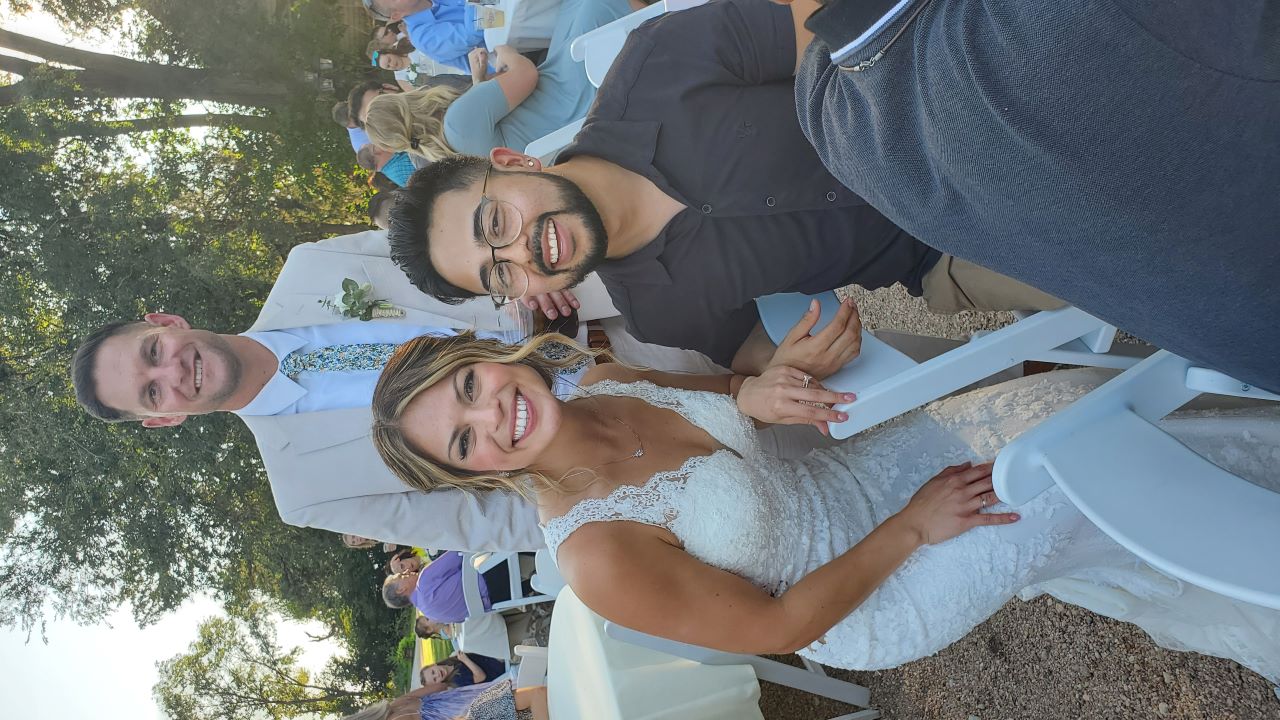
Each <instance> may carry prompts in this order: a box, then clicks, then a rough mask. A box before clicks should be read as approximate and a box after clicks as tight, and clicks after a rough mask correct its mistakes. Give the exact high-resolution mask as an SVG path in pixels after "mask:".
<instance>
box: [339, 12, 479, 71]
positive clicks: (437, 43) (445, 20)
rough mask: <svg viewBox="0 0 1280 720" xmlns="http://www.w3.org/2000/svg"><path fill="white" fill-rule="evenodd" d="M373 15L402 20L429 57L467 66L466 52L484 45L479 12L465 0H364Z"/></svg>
mask: <svg viewBox="0 0 1280 720" xmlns="http://www.w3.org/2000/svg"><path fill="white" fill-rule="evenodd" d="M363 2H364V6H365V9H366V10H368V11H369V13H370V14H371V15H373V16H374V18H376V19H378V20H384V21H388V22H396V21H400V20H403V21H404V29H405V33H407V34H408V36H409V41H410V42H412V43H413V47H414V48H415V49H417V50H418V52H421V53H422V54H424V55H426V56H427V57H429V58H431V59H433V60H435V61H437V62H440V63H444V64H445V65H451V66H453V67H457V68H465V67H467V53H468V52H470V51H471V49H472V48H476V47H480V46H481V45H484V32H483V31H482V30H480V29H479V28H477V27H476V13H475V9H474V8H472V7H471V6H470V5H469V4H468V3H467V2H466V1H465V0H434V2H433V0H363Z"/></svg>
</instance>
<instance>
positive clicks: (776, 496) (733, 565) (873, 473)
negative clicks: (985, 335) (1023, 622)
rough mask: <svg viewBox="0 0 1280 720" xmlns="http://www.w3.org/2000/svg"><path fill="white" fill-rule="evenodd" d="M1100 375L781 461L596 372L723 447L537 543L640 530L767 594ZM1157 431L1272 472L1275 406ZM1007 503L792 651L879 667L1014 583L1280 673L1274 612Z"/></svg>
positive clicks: (714, 413)
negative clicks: (611, 527)
mask: <svg viewBox="0 0 1280 720" xmlns="http://www.w3.org/2000/svg"><path fill="white" fill-rule="evenodd" d="M1104 379H1105V377H1104V376H1100V375H1099V374H1098V373H1096V372H1093V371H1088V370H1076V371H1066V372H1058V373H1049V374H1045V375H1037V376H1033V377H1030V378H1023V379H1020V380H1014V381H1012V382H1008V383H1004V384H1001V385H998V386H995V387H991V388H984V389H982V390H977V391H974V392H971V393H968V394H966V395H963V396H959V397H955V398H949V399H945V400H940V401H937V402H934V403H932V404H930V405H928V406H926V407H924V408H922V409H920V410H917V411H914V412H911V413H909V414H907V415H905V416H903V417H901V418H899V419H897V420H895V421H893V422H891V423H889V424H887V425H885V426H882V427H880V428H878V429H875V430H872V431H869V432H866V433H863V434H861V435H858V436H856V437H853V438H850V439H849V440H848V441H846V442H845V443H843V444H841V445H838V446H836V447H832V448H825V449H820V450H815V451H814V452H812V453H811V454H809V455H808V456H807V457H805V458H803V459H800V460H794V461H783V460H779V459H777V458H774V457H771V456H768V455H765V454H764V453H762V452H761V450H760V448H759V445H758V443H757V441H756V432H755V429H754V428H753V426H752V424H751V422H750V420H749V419H748V418H747V417H745V416H744V415H742V414H741V413H739V412H738V410H737V408H736V406H735V405H734V403H733V401H732V400H731V399H730V398H728V397H727V396H724V395H718V394H714V393H704V392H691V391H685V390H674V389H670V388H662V387H657V386H654V385H652V384H649V383H644V382H641V383H632V384H620V383H616V382H612V381H605V382H600V383H597V384H595V385H592V386H591V387H590V388H588V389H587V391H588V392H590V393H591V394H594V395H601V394H604V395H619V396H629V397H636V398H640V399H643V400H645V401H646V402H648V403H650V404H652V405H656V406H659V407H663V408H667V409H670V410H674V411H676V412H678V413H679V414H680V415H682V416H683V417H684V418H685V419H687V420H688V421H689V422H691V423H693V424H694V425H696V426H698V427H700V428H702V429H704V430H706V431H707V432H708V433H709V434H710V435H711V436H712V437H713V438H715V439H716V440H717V441H718V442H719V443H721V444H722V445H723V446H724V448H722V449H720V450H717V451H716V452H714V453H713V454H711V455H707V456H702V457H694V458H690V459H689V460H688V461H687V462H685V463H684V465H683V466H682V467H681V468H680V469H679V470H677V471H674V472H670V473H662V474H659V475H657V476H655V477H653V478H652V479H651V480H649V481H648V482H647V483H646V484H645V485H643V486H632V485H625V486H621V487H619V488H617V489H615V490H614V491H613V492H612V493H611V494H610V495H609V496H608V497H607V498H603V499H589V500H583V501H582V502H579V503H578V504H577V505H575V506H574V507H573V508H572V509H570V511H569V512H568V513H566V514H565V515H562V516H560V517H557V518H553V519H552V520H550V521H549V522H548V523H546V525H545V526H544V528H543V530H544V533H545V535H546V538H547V544H548V546H549V547H550V548H551V550H552V552H553V553H554V552H555V551H556V550H557V548H558V546H559V544H560V543H561V542H562V541H563V540H564V539H565V538H566V537H568V536H569V534H570V533H572V532H573V531H574V530H576V529H577V528H578V527H581V526H582V525H583V524H586V523H590V522H603V521H610V520H631V521H635V522H641V523H646V524H649V525H656V526H659V527H663V528H666V529H668V530H669V531H671V532H672V533H673V534H674V535H675V536H676V537H677V538H679V539H680V541H681V542H682V543H683V544H684V547H685V550H687V551H688V552H689V553H691V554H692V555H694V556H695V557H697V558H698V559H700V560H702V561H703V562H706V563H708V564H710V565H714V566H716V567H719V568H723V569H725V570H728V571H731V572H733V573H736V574H737V575H740V576H742V577H744V578H747V579H748V580H750V581H752V582H753V583H754V584H756V585H758V586H759V587H761V588H763V589H765V590H766V591H767V592H770V593H773V594H775V595H776V594H778V593H781V592H782V591H783V590H785V589H786V588H787V587H788V586H790V585H792V584H794V583H796V582H797V581H799V580H800V579H801V578H802V577H804V576H805V574H807V573H808V572H810V571H812V570H814V569H816V568H817V567H819V566H821V565H823V564H825V563H827V562H828V561H830V560H831V559H832V558H834V557H835V556H837V555H839V554H840V553H842V552H844V551H845V550H846V549H848V548H849V547H851V546H853V545H854V544H855V543H857V542H858V541H859V540H861V539H862V538H863V537H864V536H865V535H866V534H867V533H868V532H869V531H870V530H871V529H872V528H874V527H875V526H877V525H878V524H880V523H881V522H883V521H884V520H885V519H886V518H888V517H889V516H890V515H892V514H894V513H895V512H897V511H898V510H900V509H901V508H902V507H903V506H904V505H905V504H906V502H907V501H908V500H909V499H910V498H911V496H912V494H914V492H915V491H916V489H917V488H919V487H920V485H922V484H923V483H924V482H925V481H927V480H928V479H929V478H931V477H933V476H934V475H935V474H937V473H938V471H940V470H941V469H942V468H944V467H945V466H947V465H954V464H958V463H961V462H964V461H965V460H975V461H978V460H985V459H989V458H993V457H995V455H996V453H997V451H999V450H1000V448H1001V447H1003V446H1004V445H1005V444H1006V443H1008V442H1009V441H1010V440H1012V439H1013V438H1014V437H1016V436H1017V435H1018V434H1019V433H1021V432H1023V431H1024V430H1026V429H1028V428H1029V427H1031V426H1032V425H1034V424H1035V423H1036V422H1037V421H1039V420H1041V419H1043V418H1045V417H1047V416H1048V415H1049V414H1051V413H1052V412H1053V411H1054V410H1056V409H1058V408H1061V407H1063V406H1065V405H1067V404H1068V403H1070V402H1071V401H1072V400H1074V399H1076V398H1078V397H1079V396H1080V395H1082V394H1083V393H1085V392H1087V391H1088V390H1089V389H1091V388H1093V387H1095V386H1097V385H1098V384H1099V383H1100V382H1102V381H1103V380H1104ZM1165 428H1166V429H1167V430H1168V431H1169V432H1171V433H1172V434H1173V435H1174V436H1176V437H1178V438H1179V439H1180V440H1182V441H1183V442H1184V443H1185V444H1187V445H1188V446H1190V447H1192V448H1193V449H1195V450H1196V451H1197V452H1199V453H1201V454H1202V455H1204V456H1205V457H1207V458H1208V459H1210V460H1211V461H1212V462H1215V463H1217V464H1218V465H1220V466H1222V467H1224V468H1226V469H1228V470H1230V471H1232V472H1234V473H1236V474H1238V475H1240V476H1242V477H1245V478H1248V479H1250V480H1251V481H1253V482H1257V483H1259V484H1264V485H1270V483H1272V482H1273V481H1272V480H1270V479H1269V478H1270V476H1272V475H1274V474H1276V472H1275V471H1276V468H1277V467H1280V414H1278V413H1277V412H1275V411H1274V410H1272V409H1263V410H1251V411H1235V412H1218V413H1210V414H1205V413H1201V414H1188V415H1182V416H1175V417H1173V418H1170V419H1167V420H1166V421H1165ZM725 448H727V449H725ZM1206 492H1211V491H1210V490H1208V489H1206ZM1002 509H1003V507H1002ZM1018 512H1020V513H1021V514H1022V520H1021V521H1020V522H1017V523H1014V524H1013V525H1006V526H993V527H981V528H977V529H975V530H972V531H970V532H967V533H965V534H963V535H961V536H959V537H957V538H955V539H952V540H950V541H948V542H945V543H941V544H939V545H934V546H929V547H924V548H921V549H920V550H918V551H917V552H916V553H915V554H914V555H912V556H911V558H910V559H908V560H907V562H906V563H904V564H903V565H902V566H901V567H899V568H898V570H897V571H896V572H894V574H893V575H892V576H891V577H890V578H889V579H888V580H887V581H885V583H884V584H883V585H881V586H880V588H879V589H877V590H876V591H875V593H873V594H872V595H871V596H870V597H869V598H868V599H867V601H866V602H864V603H863V604H862V605H861V606H860V607H858V608H857V609H856V610H855V611H854V612H853V613H852V614H850V615H849V616H848V617H846V618H845V619H844V620H843V621H841V622H840V624H838V625H836V626H835V627H834V628H832V629H831V630H830V631H829V632H828V633H827V634H826V637H825V638H824V639H823V640H822V641H820V642H817V643H815V644H813V645H811V646H810V647H808V648H806V649H805V650H803V651H801V654H802V655H804V656H806V657H809V658H812V659H813V660H816V661H818V662H821V663H824V664H828V665H833V666H836V667H841V668H849V669H879V668H889V667H894V666H897V665H900V664H902V663H905V662H908V661H911V660H914V659H917V658H920V657H924V656H927V655H931V654H933V653H935V652H937V651H938V650H941V649H942V648H944V647H946V646H947V645H949V644H951V643H953V642H955V641H956V640H959V639H960V638H961V637H963V636H964V635H965V634H967V633H968V632H969V631H970V630H972V629H973V628H974V626H976V625H977V624H979V623H981V622H982V621H983V620H985V619H986V618H987V617H989V616H990V615H992V614H993V613H995V612H996V610H998V609H999V608H1000V607H1001V606H1002V605H1004V603H1005V602H1007V601H1008V600H1009V599H1010V598H1012V597H1013V596H1014V595H1021V596H1022V597H1023V598H1030V597H1033V596H1035V595H1037V594H1040V593H1042V592H1047V593H1050V594H1052V595H1054V596H1055V597H1057V598H1059V599H1061V600H1063V601H1065V602H1070V603H1074V604H1077V605H1081V606H1083V607H1086V608H1089V609H1090V610H1093V611H1095V612H1098V613H1100V614H1103V615H1107V616H1109V617H1114V618H1118V619H1121V620H1126V621H1129V622H1133V623H1135V624H1137V625H1139V626H1141V627H1142V628H1143V629H1145V630H1146V631H1147V632H1148V633H1149V634H1150V635H1151V636H1152V637H1153V638H1154V639H1155V640H1156V642H1158V643H1160V644H1161V645H1164V646H1166V647H1171V648H1175V649H1179V650H1194V651H1197V652H1202V653H1206V654H1210V655H1217V656H1220V657H1229V658H1232V659H1234V660H1237V661H1238V662H1240V663H1242V664H1244V665H1246V666H1248V667H1250V668H1252V669H1254V670H1255V671H1257V672H1259V673H1261V674H1262V675H1264V676H1265V677H1267V678H1269V679H1270V680H1271V681H1272V682H1276V681H1277V680H1280V612H1277V611H1273V610H1269V609H1265V608H1261V607H1258V606H1254V605H1249V604H1246V603H1241V602H1238V601H1234V600H1230V599H1227V598H1224V597H1222V596H1220V595H1216V594H1214V593H1210V592H1207V591H1204V590H1202V589H1200V588H1196V587H1193V586H1190V585H1187V584H1184V583H1182V582H1179V581H1178V580H1175V579H1173V578H1170V577H1168V576H1166V575H1163V574H1162V573H1160V572H1157V571H1156V570H1154V569H1152V568H1151V567H1150V566H1148V565H1146V564H1145V563H1143V562H1142V561H1140V560H1139V559H1137V557H1135V556H1134V555H1132V554H1131V553H1129V552H1128V551H1126V550H1124V549H1123V548H1121V547H1120V546H1119V545H1117V544H1115V543H1114V542H1112V541H1111V540H1110V539H1109V538H1107V537H1106V536H1105V535H1103V534H1102V533H1101V532H1100V531H1098V530H1097V529H1096V528H1095V527H1094V526H1093V525H1092V524H1091V523H1090V522H1089V521H1088V520H1086V519H1085V518H1084V517H1083V516H1082V515H1081V514H1080V513H1079V512H1078V511H1077V510H1076V509H1075V508H1074V507H1073V506H1072V505H1071V504H1070V503H1069V502H1068V501H1067V500H1066V499H1065V497H1064V496H1063V495H1062V494H1061V493H1060V492H1058V491H1057V490H1056V489H1053V490H1050V491H1048V492H1045V493H1044V494H1042V495H1041V496H1040V497H1038V498H1036V499H1035V500H1033V501H1032V502H1031V503H1029V504H1027V505H1025V506H1023V507H1020V508H1018ZM1278 521H1280V519H1278ZM1258 571H1259V572H1275V571H1276V568H1274V567H1272V568H1258Z"/></svg>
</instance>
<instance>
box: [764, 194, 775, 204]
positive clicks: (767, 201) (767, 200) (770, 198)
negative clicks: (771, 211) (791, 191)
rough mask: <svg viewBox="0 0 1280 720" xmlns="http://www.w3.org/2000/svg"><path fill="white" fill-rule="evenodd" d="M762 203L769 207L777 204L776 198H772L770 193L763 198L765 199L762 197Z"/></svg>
mask: <svg viewBox="0 0 1280 720" xmlns="http://www.w3.org/2000/svg"><path fill="white" fill-rule="evenodd" d="M764 204H765V205H768V206H769V207H773V206H774V205H777V204H778V201H777V200H774V199H773V196H772V195H770V196H769V197H767V198H765V199H764Z"/></svg>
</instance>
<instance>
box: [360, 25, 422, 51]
mask: <svg viewBox="0 0 1280 720" xmlns="http://www.w3.org/2000/svg"><path fill="white" fill-rule="evenodd" d="M368 47H369V49H370V50H390V51H392V52H396V53H402V54H403V53H409V52H412V51H413V42H412V41H410V40H409V37H408V36H407V35H405V34H404V23H402V22H397V23H387V24H386V25H378V26H377V27H375V28H374V29H373V39H371V40H370V41H369V46H368Z"/></svg>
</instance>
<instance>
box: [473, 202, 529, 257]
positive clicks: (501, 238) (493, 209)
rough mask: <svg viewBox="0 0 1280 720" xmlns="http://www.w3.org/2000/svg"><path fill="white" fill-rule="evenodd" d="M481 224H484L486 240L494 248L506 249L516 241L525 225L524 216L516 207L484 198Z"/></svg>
mask: <svg viewBox="0 0 1280 720" xmlns="http://www.w3.org/2000/svg"><path fill="white" fill-rule="evenodd" d="M483 202H484V208H483V210H482V211H481V222H483V223H484V239H485V242H487V243H489V245H491V246H492V247H496V248H500V247H506V246H507V245H510V244H511V243H512V242H514V241H515V239H516V236H517V235H519V234H520V227H521V226H522V225H524V216H523V215H521V214H520V211H519V210H517V209H516V208H515V206H514V205H511V204H509V203H505V202H503V201H501V200H491V199H489V198H484V200H483Z"/></svg>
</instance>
